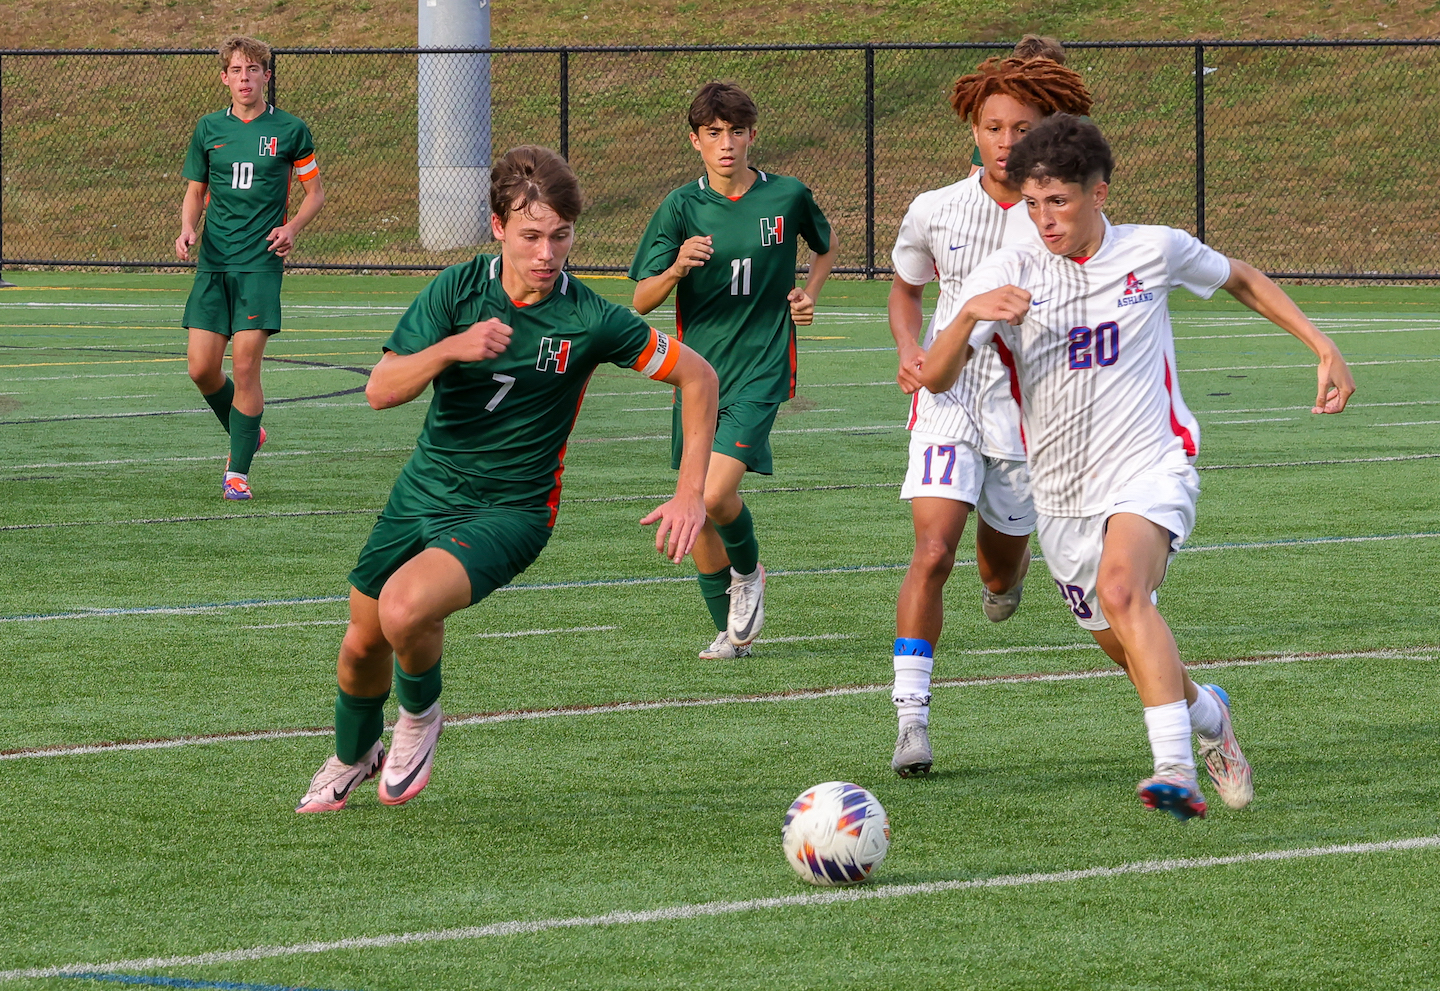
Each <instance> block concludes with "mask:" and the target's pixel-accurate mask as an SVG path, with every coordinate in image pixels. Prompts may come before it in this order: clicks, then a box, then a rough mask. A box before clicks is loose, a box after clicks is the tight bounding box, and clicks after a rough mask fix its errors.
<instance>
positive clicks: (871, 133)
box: [865, 45, 875, 279]
mask: <svg viewBox="0 0 1440 991" xmlns="http://www.w3.org/2000/svg"><path fill="white" fill-rule="evenodd" d="M865 278H867V279H873V278H875V46H874V45H866V46H865Z"/></svg>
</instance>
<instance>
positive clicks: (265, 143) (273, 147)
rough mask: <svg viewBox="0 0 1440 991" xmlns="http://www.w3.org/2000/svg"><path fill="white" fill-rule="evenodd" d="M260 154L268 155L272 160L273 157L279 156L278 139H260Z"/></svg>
mask: <svg viewBox="0 0 1440 991" xmlns="http://www.w3.org/2000/svg"><path fill="white" fill-rule="evenodd" d="M260 154H261V155H269V156H270V157H272V158H273V157H275V156H276V155H278V154H280V139H279V138H261V139H260Z"/></svg>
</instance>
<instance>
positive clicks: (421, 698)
mask: <svg viewBox="0 0 1440 991" xmlns="http://www.w3.org/2000/svg"><path fill="white" fill-rule="evenodd" d="M439 697H440V658H438V657H437V658H435V663H434V664H432V665H430V667H429V669H428V670H426V671H422V672H421V673H420V674H406V673H405V672H404V671H403V670H402V669H401V668H400V662H399V661H396V662H395V698H396V699H398V700H399V702H400V704H401V705H402V706H404V707H405V711H406V712H408V713H410V714H411V715H412V716H418V715H420V713H422V712H424V711H425V710H426V709H428V708H430V707H431V706H432V705H434V704H435V700H436V699H438V698H439Z"/></svg>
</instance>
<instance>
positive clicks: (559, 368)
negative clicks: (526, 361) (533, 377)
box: [535, 337, 570, 375]
mask: <svg viewBox="0 0 1440 991" xmlns="http://www.w3.org/2000/svg"><path fill="white" fill-rule="evenodd" d="M569 364H570V342H569V341H566V340H561V341H560V342H559V343H558V344H557V343H553V342H552V341H551V340H550V338H548V337H542V338H540V354H539V356H538V357H536V359H535V370H536V371H537V372H545V371H549V370H550V366H551V365H554V366H555V373H556V374H557V375H563V374H565V368H566V366H567V365H569Z"/></svg>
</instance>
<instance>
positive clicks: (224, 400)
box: [205, 378, 235, 434]
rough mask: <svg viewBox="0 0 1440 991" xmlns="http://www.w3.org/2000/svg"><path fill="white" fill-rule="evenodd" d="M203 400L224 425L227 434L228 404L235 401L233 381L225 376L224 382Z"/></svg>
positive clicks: (228, 430) (228, 428) (228, 423)
mask: <svg viewBox="0 0 1440 991" xmlns="http://www.w3.org/2000/svg"><path fill="white" fill-rule="evenodd" d="M205 401H206V402H207V403H209V404H210V408H211V409H213V410H214V411H215V415H216V416H217V417H218V418H219V419H220V426H222V427H224V428H225V432H226V433H227V434H228V433H229V432H230V405H231V404H232V403H233V402H234V401H235V383H234V382H232V381H230V379H229V378H226V379H225V384H224V385H222V386H221V387H220V388H218V389H216V390H215V391H214V392H212V393H210V395H208V396H206V397H205Z"/></svg>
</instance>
